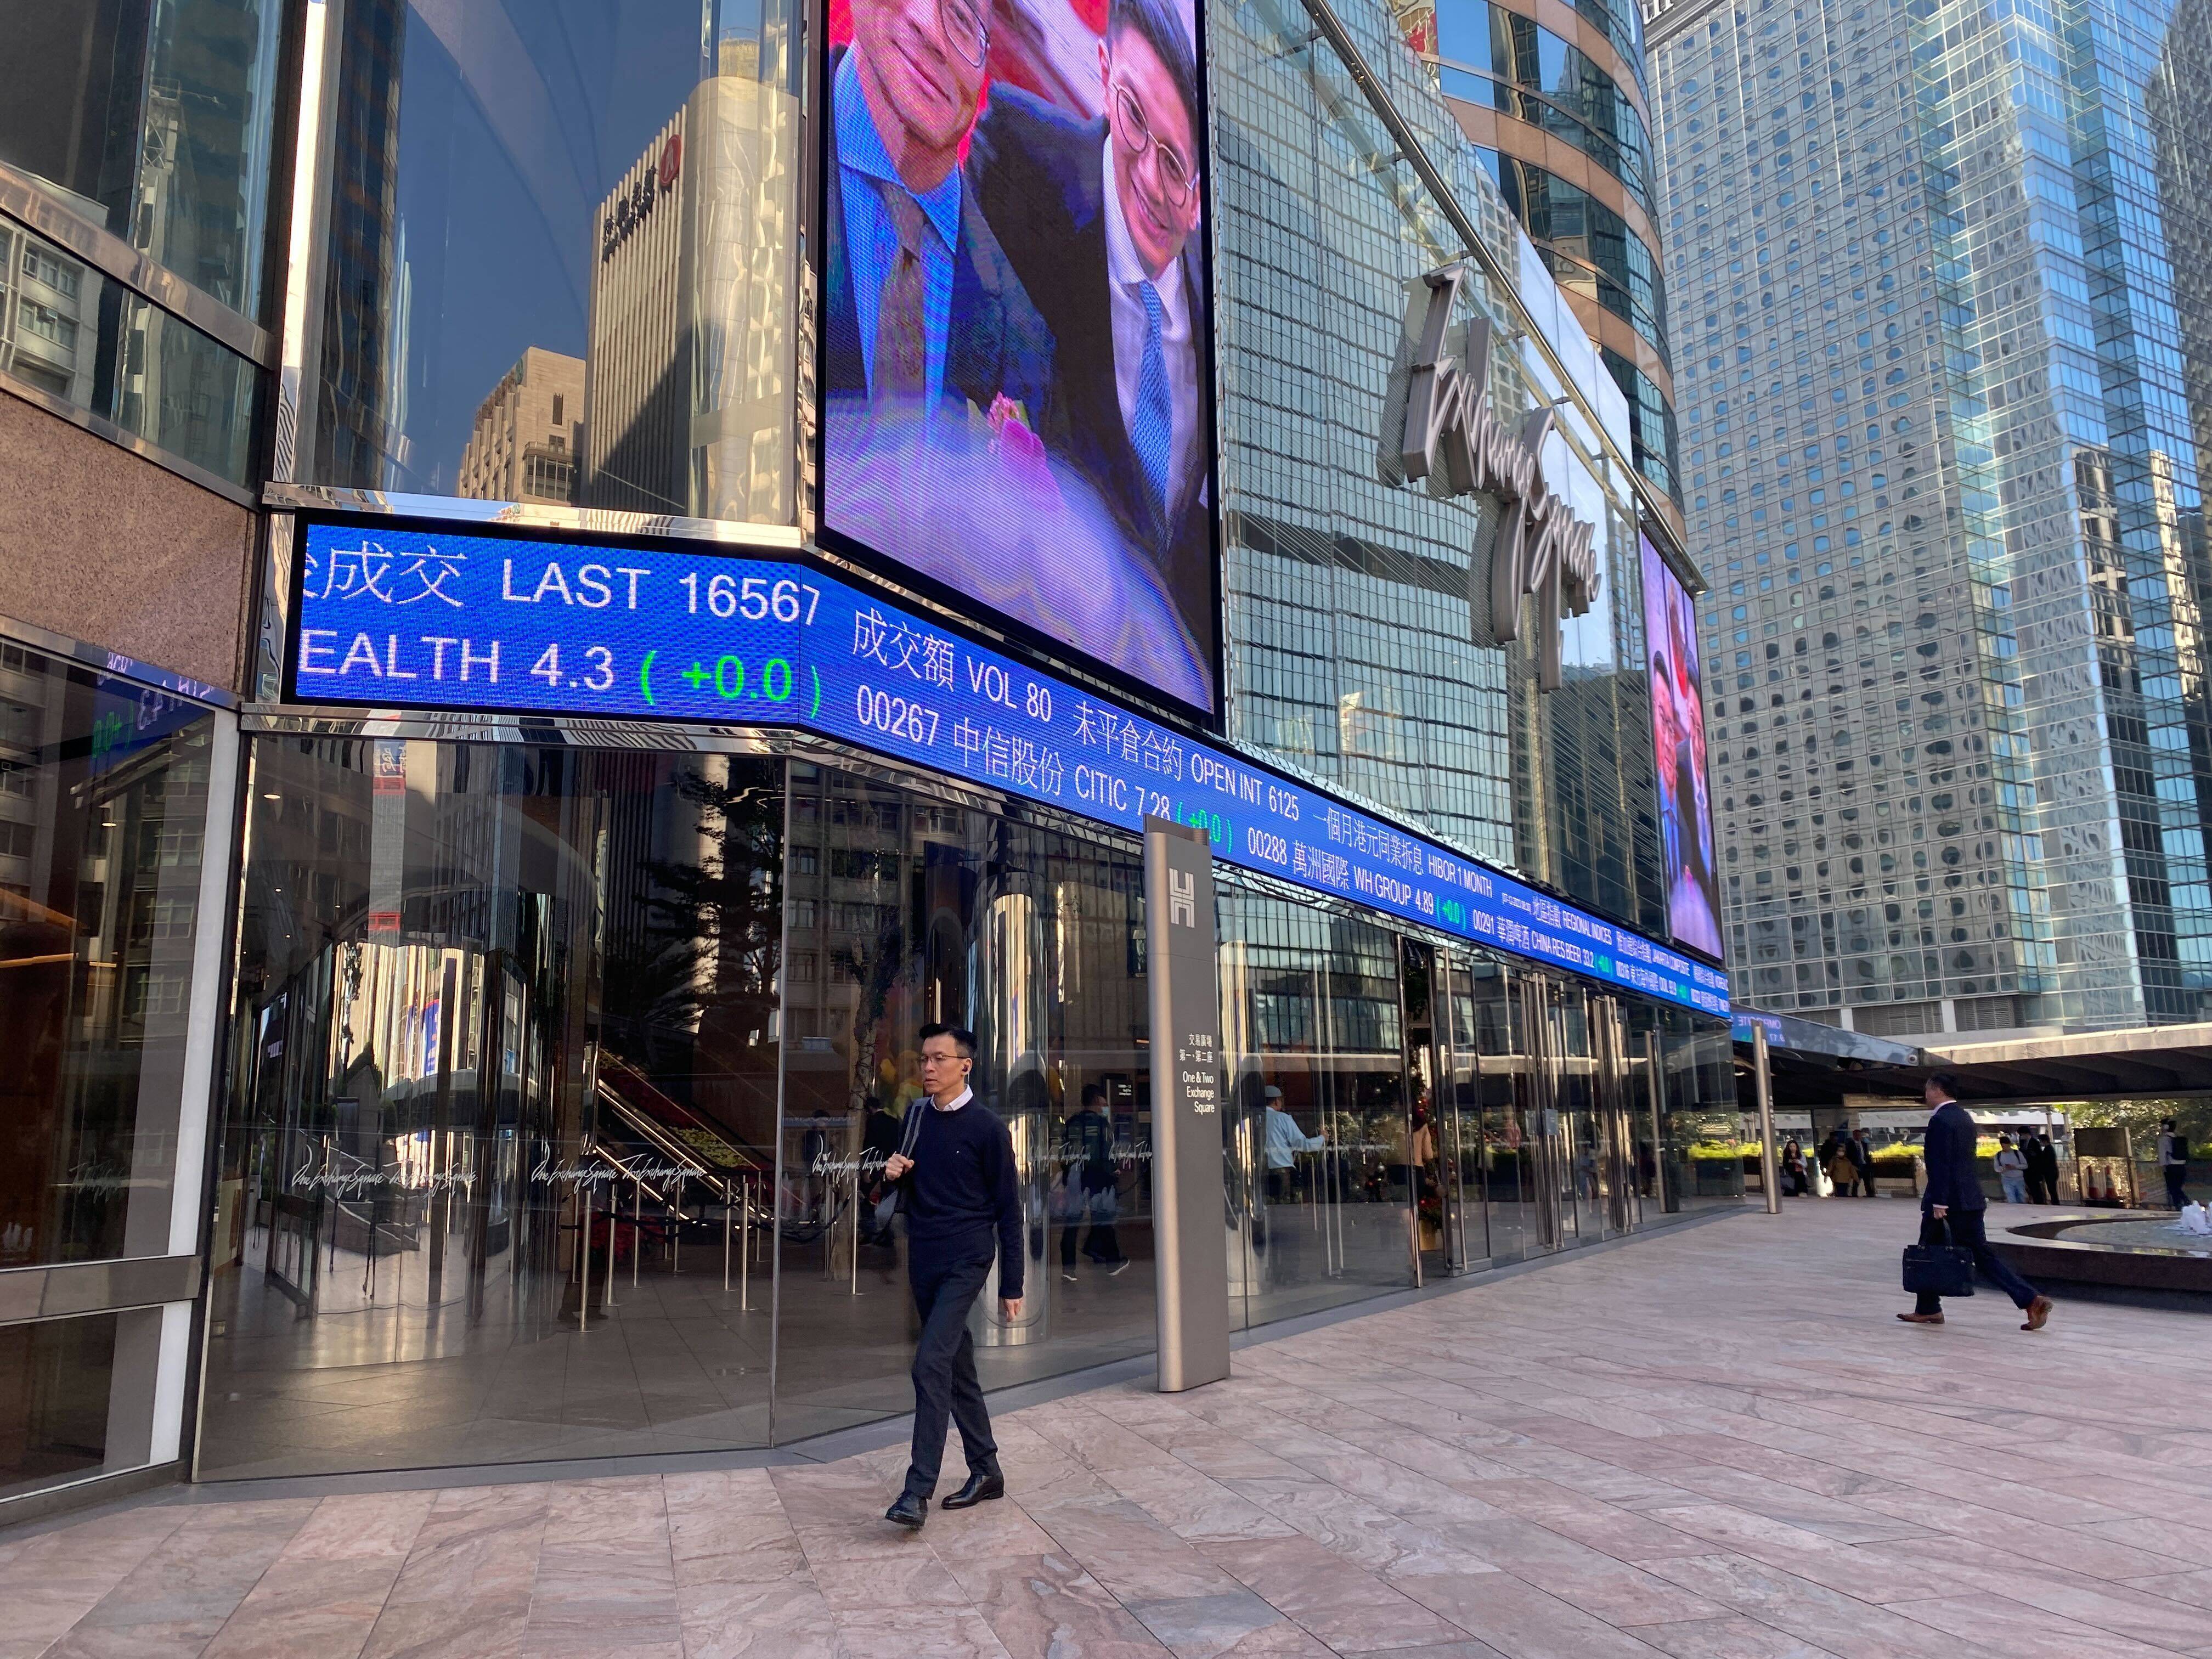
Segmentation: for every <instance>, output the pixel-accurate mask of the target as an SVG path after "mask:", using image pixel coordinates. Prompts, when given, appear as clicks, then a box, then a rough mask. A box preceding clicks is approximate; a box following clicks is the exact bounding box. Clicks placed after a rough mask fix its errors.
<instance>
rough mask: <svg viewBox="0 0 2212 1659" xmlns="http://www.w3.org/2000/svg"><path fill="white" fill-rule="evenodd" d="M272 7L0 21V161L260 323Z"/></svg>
mask: <svg viewBox="0 0 2212 1659" xmlns="http://www.w3.org/2000/svg"><path fill="white" fill-rule="evenodd" d="M284 13H285V8H284V7H283V5H281V4H279V3H278V0H44V3H40V4H36V5H20V6H10V7H9V8H8V9H7V10H6V12H5V14H4V15H0V163H4V164H6V165H7V166H9V167H13V168H15V170H16V171H18V172H20V173H27V174H28V175H30V177H31V178H32V179H33V181H34V182H35V183H36V184H37V185H39V187H40V189H41V190H43V191H45V192H46V194H48V195H49V196H51V197H53V198H54V199H55V200H57V201H58V202H60V203H62V204H64V205H65V206H67V207H69V208H70V209H71V210H74V211H75V212H76V213H77V214H78V215H79V216H81V217H82V218H84V219H87V220H88V221H90V222H92V223H93V224H95V225H98V226H100V227H102V228H106V230H109V231H111V232H112V233H113V234H116V235H118V236H120V237H122V238H123V239H125V240H126V241H128V242H129V243H130V244H131V246H133V247H135V248H137V250H138V251H139V252H142V253H143V254H145V255H147V256H148V257H149V258H152V259H153V260H155V262H156V263H157V264H161V265H165V266H167V268H168V269H169V270H173V271H174V272H176V274H177V275H179V276H182V277H184V278H185V281H187V282H189V283H192V284H193V285H194V286H195V287H197V288H198V289H202V290H203V291H204V292H205V293H207V294H208V295H210V296H212V297H213V298H215V299H216V300H218V301H222V303H223V304H224V305H227V306H228V307H231V308H232V309H233V310H235V311H239V312H242V313H245V314H246V315H247V316H249V317H254V318H257V319H258V317H259V316H260V315H261V314H262V294H263V273H264V268H265V265H266V254H267V251H268V236H269V190H270V146H271V142H272V138H273V135H274V130H275V118H276V104H277V101H278V97H279V93H278V88H277V70H278V68H279V59H280V58H281V56H282V52H281V33H282V28H283V17H284Z"/></svg>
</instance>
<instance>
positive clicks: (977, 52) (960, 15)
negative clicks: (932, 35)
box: [937, 0, 991, 69]
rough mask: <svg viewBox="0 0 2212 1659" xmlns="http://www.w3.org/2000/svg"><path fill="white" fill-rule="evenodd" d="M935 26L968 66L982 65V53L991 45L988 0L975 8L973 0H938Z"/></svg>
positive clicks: (979, 67)
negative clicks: (980, 7) (943, 32)
mask: <svg viewBox="0 0 2212 1659" xmlns="http://www.w3.org/2000/svg"><path fill="white" fill-rule="evenodd" d="M937 26H938V27H939V28H941V29H943V30H944V31H945V40H947V41H948V42H950V43H951V47H952V50H953V51H955V52H958V53H959V54H960V56H961V58H963V59H964V60H965V61H966V63H967V64H968V67H969V69H981V68H982V67H983V58H984V54H985V53H986V52H988V51H989V50H990V46H991V25H990V11H989V7H988V6H987V5H986V6H985V7H984V8H983V9H981V10H978V9H977V8H976V6H975V3H974V0H937Z"/></svg>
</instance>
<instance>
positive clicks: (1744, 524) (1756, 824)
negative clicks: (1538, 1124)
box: [1645, 0, 2212, 1036]
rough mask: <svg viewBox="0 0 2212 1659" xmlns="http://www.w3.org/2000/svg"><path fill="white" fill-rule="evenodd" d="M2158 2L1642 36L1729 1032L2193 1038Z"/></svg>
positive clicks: (2169, 184) (2206, 930) (2181, 403)
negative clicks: (1801, 1029)
mask: <svg viewBox="0 0 2212 1659" xmlns="http://www.w3.org/2000/svg"><path fill="white" fill-rule="evenodd" d="M2186 9H2189V8H2188V7H2186V6H2184V7H2182V8H2179V9H2177V8H2176V7H2174V6H2172V5H2171V4H2169V3H2164V0H2154V3H2142V0H2129V3H2122V0H2086V3H2082V4H2079V5H2075V6H2072V7H2069V8H2065V9H2048V8H2037V7H2021V8H2002V9H1999V8H1984V7H1980V6H1976V5H1971V4H1967V3H1964V0H1842V3H1837V4H1832V5H1828V6H1826V7H1823V6H1819V5H1812V4H1802V5H1793V4H1790V3H1789V0H1664V3H1661V4H1658V5H1656V6H1654V7H1651V8H1649V9H1647V13H1646V20H1645V29H1646V43H1647V51H1648V64H1649V68H1650V78H1651V84H1652V92H1653V99H1654V104H1655V108H1654V118H1655V124H1656V129H1657V131H1656V152H1657V157H1658V167H1659V179H1660V190H1661V195H1662V202H1661V211H1662V216H1663V218H1664V222H1665V232H1664V234H1665V237H1666V242H1667V255H1668V278H1669V283H1668V285H1669V288H1670V290H1671V293H1672V296H1673V309H1674V315H1673V325H1674V334H1673V348H1674V349H1673V357H1674V368H1675V374H1676V385H1677V395H1676V408H1677V412H1678V415H1679V418H1680V452H1681V471H1682V477H1683V488H1682V494H1683V498H1684V505H1685V507H1686V513H1687V518H1688V523H1689V534H1690V545H1691V549H1692V553H1693V554H1694V556H1696V557H1697V558H1698V559H1699V562H1701V563H1702V564H1703V566H1704V568H1705V570H1706V572H1707V574H1708V575H1709V576H1710V577H1711V580H1712V582H1713V585H1714V590H1715V591H1714V596H1713V602H1711V604H1710V605H1708V606H1707V607H1706V608H1705V611H1704V613H1703V614H1704V626H1705V647H1706V651H1707V653H1708V655H1707V659H1706V660H1707V663H1708V665H1709V667H1708V672H1707V682H1706V695H1707V701H1708V709H1707V718H1708V720H1709V722H1710V723H1711V744H1712V761H1713V766H1714V769H1715V775H1714V781H1713V799H1714V805H1715V809H1716V812H1717V817H1718V824H1717V829H1718V832H1719V833H1718V840H1719V842H1720V843H1721V845H1722V847H1723V849H1724V850H1723V904H1724V906H1725V910H1726V915H1725V921H1726V922H1727V924H1728V927H1729V961H1730V967H1731V970H1732V973H1733V975H1734V990H1735V995H1736V996H1737V997H1738V998H1739V999H1741V1000H1747V1001H1751V1002H1754V1003H1757V1004H1759V1005H1760V1006H1766V1007H1770V1008H1777V1009H1782V1010H1785V1011H1788V1012H1793V1013H1797V1014H1800V1015H1803V1016H1808V1017H1811V1018H1818V1019H1825V1020H1829V1021H1832V1022H1835V1023H1839V1024H1849V1025H1851V1026H1853V1027H1855V1028H1857V1029H1859V1030H1874V1031H1879V1032H1882V1033H1886V1034H1890V1035H1902V1036H1911V1035H1917V1034H1922V1033H1932V1032H1938V1031H1945V1030H1972V1031H1984V1032H1986V1031H1991V1030H2010V1029H2015V1028H2021V1027H2031V1028H2046V1029H2048V1028H2059V1029H2064V1030H2108V1029H2114V1028H2120V1027H2125V1026H2130V1025H2139V1024H2155V1023H2164V1022H2172V1021H2181V1020H2193V1019H2199V1018H2204V1017H2205V1016H2206V1012H2207V993H2208V991H2212V886H2208V883H2207V875H2206V866H2205V853H2204V833H2205V832H2204V820H2205V817H2206V813H2207V807H2208V805H2212V708H2208V705H2207V696H2208V693H2207V688H2206V684H2205V669H2206V665H2205V661H2204V647H2203V633H2202V616H2203V605H2204V602H2205V597H2206V594H2207V592H2208V589H2212V567H2208V564H2207V560H2206V550H2205V544H2204V532H2203V506H2202V495H2201V490H2200V485H2199V481H2198V475H2199V459H2198V451H2199V443H2198V435H2199V434H2205V435H2208V436H2212V420H2208V414H2212V410H2208V409H2207V408H2206V407H2205V406H2204V405H2205V402H2206V387H2207V386H2208V384H2209V383H2212V374H2209V373H2208V369H2212V365H2208V364H2206V363H2204V362H2201V361H2199V359H2200V356H2201V354H2200V353H2199V352H2198V351H2197V349H2196V345H2197V341H2198V339H2199V338H2200V337H2203V336H2205V335H2206V334H2207V332H2208V331H2212V316H2208V315H2207V314H2206V310H2207V301H2208V298H2212V296H2208V295H2206V294H2204V293H2201V292H2199V291H2198V290H2199V289H2203V286H2204V279H2203V277H2202V276H2199V275H2198V274H2197V272H2198V270H2200V268H2201V267H2202V266H2203V264H2204V254H2205V251H2206V249H2207V246H2208V235H2207V230H2208V220H2207V217H2206V213H2205V205H2206V199H2207V198H2206V196H2205V194H2204V192H2203V189H2202V185H2201V181H2202V180H2203V179H2204V178H2206V177H2207V176H2208V173H2212V168H2208V165H2207V161H2206V157H2205V156H2204V155H2203V143H2204V141H2203V137H2201V135H2200V134H2198V133H2197V132H2195V131H2191V129H2190V128H2189V126H2188V125H2187V124H2186V122H2185V118H2184V117H2185V112H2187V111H2188V110H2189V109H2190V108H2191V106H2192V105H2194V106H2200V107H2201V106H2202V104H2203V100H2204V96H2205V94H2207V93H2208V92H2212V83H2208V82H2207V80H2206V77H2205V72H2204V66H2203V59H2204V55H2203V52H2202V50H2201V48H2200V47H2197V46H2195V45H2193V44H2192V43H2191V40H2190V39H2189V31H2188V27H2187V25H2186V22H2185V20H2184V19H2183V18H2182V16H2181V15H2180V13H2181V11H2183V10H2186ZM2192 82H2194V84H2193V85H2192ZM2192 393H2193V394H2194V396H2193V397H2192Z"/></svg>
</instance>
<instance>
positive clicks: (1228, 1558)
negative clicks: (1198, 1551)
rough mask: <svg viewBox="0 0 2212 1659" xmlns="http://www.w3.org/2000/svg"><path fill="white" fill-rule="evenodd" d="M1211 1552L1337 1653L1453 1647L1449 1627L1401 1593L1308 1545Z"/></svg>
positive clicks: (1272, 1543)
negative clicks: (1360, 1648) (1355, 1646)
mask: <svg viewBox="0 0 2212 1659" xmlns="http://www.w3.org/2000/svg"><path fill="white" fill-rule="evenodd" d="M1206 1554H1207V1555H1208V1556H1209V1557H1211V1558H1212V1559H1213V1560H1214V1561H1216V1562H1218V1564H1219V1565H1222V1566H1223V1567H1225V1568H1226V1569H1228V1571H1231V1573H1233V1574H1235V1575H1236V1577H1237V1580H1238V1582H1240V1583H1243V1584H1244V1585H1245V1586H1246V1587H1247V1588H1248V1589H1250V1590H1252V1591H1253V1592H1254V1593H1255V1595H1258V1596H1260V1597H1261V1599H1262V1600H1263V1601H1266V1602H1267V1605H1268V1606H1270V1607H1274V1608H1275V1609H1277V1610H1278V1611H1279V1612H1280V1613H1284V1614H1285V1616H1287V1617H1288V1618H1290V1619H1291V1620H1294V1621H1295V1622H1296V1623H1297V1624H1298V1625H1299V1626H1301V1627H1302V1628H1304V1629H1305V1630H1308V1631H1310V1632H1313V1634H1314V1635H1316V1636H1317V1637H1319V1638H1321V1639H1322V1641H1323V1642H1326V1643H1327V1644H1328V1645H1329V1646H1331V1647H1334V1648H1342V1647H1344V1646H1346V1645H1347V1644H1351V1643H1352V1642H1354V1641H1363V1642H1365V1643H1366V1644H1367V1645H1369V1646H1370V1647H1375V1648H1381V1647H1386V1646H1392V1645H1396V1646H1403V1647H1413V1646H1417V1645H1420V1644H1433V1643H1437V1642H1443V1641H1448V1640H1449V1639H1450V1638H1452V1637H1453V1636H1454V1635H1455V1634H1456V1633H1457V1632H1455V1630H1454V1628H1453V1627H1452V1626H1451V1624H1450V1623H1449V1621H1448V1620H1444V1619H1442V1618H1439V1617H1438V1616H1437V1614H1436V1613H1433V1612H1431V1611H1430V1610H1429V1609H1427V1608H1425V1607H1422V1606H1421V1605H1420V1604H1419V1602H1418V1601H1414V1600H1413V1598H1412V1597H1411V1596H1410V1595H1407V1594H1406V1593H1405V1591H1404V1590H1403V1589H1400V1588H1397V1587H1395V1586H1394V1585H1393V1584H1392V1583H1389V1581H1387V1580H1385V1579H1383V1578H1381V1577H1377V1576H1376V1575H1375V1574H1373V1573H1370V1572H1365V1571H1361V1570H1360V1569H1359V1568H1358V1567H1355V1566H1353V1565H1351V1564H1350V1563H1349V1562H1347V1561H1346V1560H1345V1559H1343V1558H1342V1557H1341V1556H1340V1555H1338V1554H1337V1553H1334V1551H1331V1550H1329V1549H1328V1548H1326V1547H1323V1546H1322V1545H1321V1544H1319V1543H1317V1542H1316V1541H1314V1540H1312V1539H1310V1538H1271V1539H1257V1540H1252V1541H1239V1542H1235V1543H1225V1544H1211V1545H1208V1546H1206Z"/></svg>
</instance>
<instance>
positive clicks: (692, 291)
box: [578, 40, 798, 522]
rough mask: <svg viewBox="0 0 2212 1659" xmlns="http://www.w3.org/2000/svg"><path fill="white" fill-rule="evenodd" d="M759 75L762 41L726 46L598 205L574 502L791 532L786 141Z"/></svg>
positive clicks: (792, 175)
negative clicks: (579, 476) (783, 527)
mask: <svg viewBox="0 0 2212 1659" xmlns="http://www.w3.org/2000/svg"><path fill="white" fill-rule="evenodd" d="M761 64H762V58H761V52H760V47H759V44H758V43H757V42H756V41H752V40H725V41H723V42H722V43H721V47H720V54H719V62H718V64H717V68H718V70H719V71H720V72H719V73H718V74H716V75H714V76H712V77H710V78H708V79H707V80H705V81H702V82H700V84H699V87H698V88H697V89H696V91H695V92H694V93H693V94H692V95H691V97H690V100H689V101H688V102H687V103H686V104H685V105H684V107H683V108H681V109H679V110H678V112H676V114H675V116H674V118H672V119H671V120H670V122H669V123H668V125H666V126H665V127H664V128H662V129H661V131H659V134H657V135H656V136H655V137H654V138H653V142H652V143H649V144H648V145H647V146H646V149H645V151H644V153H643V154H642V155H640V156H639V157H638V159H637V161H635V163H634V164H633V165H632V166H631V167H630V169H629V172H628V173H624V174H623V177H622V179H620V180H619V181H618V182H617V185H616V186H615V188H614V190H613V191H611V193H610V194H609V195H608V197H606V199H605V201H603V202H602V203H600V204H599V212H598V215H597V216H596V219H595V222H594V225H593V230H592V236H593V246H592V284H591V322H590V326H589V331H588V340H589V343H588V345H587V347H586V361H587V362H588V363H589V374H588V376H587V381H588V386H587V391H586V399H587V410H588V412H587V414H586V420H585V433H586V457H585V465H584V478H583V481H582V484H581V488H580V493H579V496H578V499H579V500H580V501H581V502H582V504H584V505H586V506H590V507H622V508H627V509H629V510H632V511H638V512H650V513H689V514H694V515H699V516H709V517H716V518H729V519H740V520H744V519H750V520H769V521H775V522H787V521H788V520H789V518H790V515H791V512H792V501H791V479H792V467H793V457H794V453H795V446H794V442H793V433H792V411H791V392H792V386H793V369H794V356H793V354H794V351H795V346H796V342H795V333H794V329H793V320H794V319H793V316H792V314H791V313H792V307H791V294H792V288H793V283H792V276H791V270H790V267H791V257H792V255H791V243H792V237H793V231H794V227H795V221H794V217H793V213H794V207H795V203H794V197H793V190H794V187H795V184H796V170H795V158H796V154H797V151H796V145H797V142H798V134H797V122H796V108H795V105H794V104H793V100H792V99H791V98H790V96H789V95H788V94H786V93H784V92H782V91H781V90H780V89H778V88H775V87H773V86H770V85H768V84H766V83H765V82H763V81H762V80H761V79H760V78H758V77H759V72H760V68H761Z"/></svg>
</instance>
